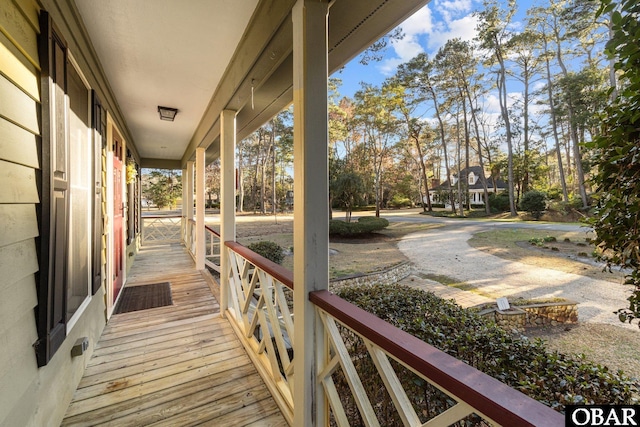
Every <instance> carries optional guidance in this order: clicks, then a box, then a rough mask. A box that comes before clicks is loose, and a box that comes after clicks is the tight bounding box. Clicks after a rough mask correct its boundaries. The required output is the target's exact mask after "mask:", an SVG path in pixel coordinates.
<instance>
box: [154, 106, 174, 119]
mask: <svg viewBox="0 0 640 427" xmlns="http://www.w3.org/2000/svg"><path fill="white" fill-rule="evenodd" d="M158 113H159V114H160V120H167V121H170V122H172V121H173V120H174V119H175V118H176V114H178V109H177V108H170V107H161V106H160V105H158Z"/></svg>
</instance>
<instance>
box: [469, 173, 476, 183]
mask: <svg viewBox="0 0 640 427" xmlns="http://www.w3.org/2000/svg"><path fill="white" fill-rule="evenodd" d="M475 183H476V175H475V174H474V173H473V172H470V173H469V185H473V184H475Z"/></svg>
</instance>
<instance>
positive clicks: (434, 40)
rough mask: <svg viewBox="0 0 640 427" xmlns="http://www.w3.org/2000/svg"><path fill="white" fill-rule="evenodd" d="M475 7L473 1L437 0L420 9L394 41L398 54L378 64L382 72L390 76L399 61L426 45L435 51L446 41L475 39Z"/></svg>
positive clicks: (392, 45)
mask: <svg viewBox="0 0 640 427" xmlns="http://www.w3.org/2000/svg"><path fill="white" fill-rule="evenodd" d="M432 5H433V7H434V9H433V10H432V9H431V7H432ZM434 10H435V12H434ZM472 10H473V0H436V1H435V2H434V3H432V4H428V5H426V6H424V7H423V8H421V9H419V10H418V11H417V12H416V13H415V14H413V15H412V16H411V17H409V18H408V19H407V20H406V21H405V22H403V23H402V24H401V25H400V28H401V29H402V32H403V34H404V37H403V38H402V39H401V40H394V41H393V42H392V43H391V48H392V49H393V51H394V53H395V55H394V56H393V57H391V58H387V59H385V60H384V61H382V62H381V63H380V64H379V66H378V68H379V69H380V72H381V73H382V74H384V75H391V74H393V73H394V72H395V70H396V68H397V66H398V65H399V64H402V63H405V62H407V61H409V60H410V59H412V58H414V57H415V56H416V55H418V54H420V53H422V52H424V51H425V48H426V49H427V50H428V51H429V52H430V53H435V51H437V50H438V49H439V48H440V47H441V46H443V45H444V44H445V43H446V42H447V40H450V39H453V38H459V39H462V40H464V41H469V40H472V39H473V38H474V37H475V36H476V26H477V21H478V20H477V18H476V17H475V16H473V14H472V13H471V12H472Z"/></svg>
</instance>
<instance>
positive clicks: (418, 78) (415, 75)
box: [397, 53, 455, 212]
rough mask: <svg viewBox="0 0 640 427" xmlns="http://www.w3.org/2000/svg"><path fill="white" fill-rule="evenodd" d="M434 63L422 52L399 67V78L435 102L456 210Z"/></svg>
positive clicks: (443, 152)
mask: <svg viewBox="0 0 640 427" xmlns="http://www.w3.org/2000/svg"><path fill="white" fill-rule="evenodd" d="M434 68H435V67H434V63H433V61H431V60H429V57H428V56H427V54H426V53H420V54H418V55H417V56H415V57H414V58H413V59H411V60H410V61H409V62H407V63H406V64H401V65H400V66H399V67H398V73H397V75H398V78H399V79H400V81H401V82H402V83H403V85H404V86H405V87H406V88H408V89H411V90H413V91H418V92H419V94H420V95H421V99H422V100H424V101H427V102H431V103H432V104H433V111H434V115H435V117H436V120H437V122H438V131H439V136H440V142H441V144H442V156H443V160H444V167H445V171H446V174H447V177H446V182H447V185H448V188H447V190H448V192H449V200H451V210H452V211H453V212H455V203H453V200H454V197H453V187H452V186H451V179H452V175H451V167H450V165H449V156H448V150H447V136H446V135H447V133H446V131H445V122H444V118H443V113H442V105H441V104H440V98H439V97H438V94H437V92H436V87H437V83H436V82H435V79H434V76H433V74H434Z"/></svg>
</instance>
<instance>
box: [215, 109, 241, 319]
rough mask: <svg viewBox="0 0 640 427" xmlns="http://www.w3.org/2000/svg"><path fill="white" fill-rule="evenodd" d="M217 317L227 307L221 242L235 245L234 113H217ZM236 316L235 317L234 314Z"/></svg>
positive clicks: (226, 266) (226, 277)
mask: <svg viewBox="0 0 640 427" xmlns="http://www.w3.org/2000/svg"><path fill="white" fill-rule="evenodd" d="M220 175H221V176H220V179H221V182H220V192H221V197H220V198H221V203H220V301H219V302H220V313H222V315H223V316H224V315H225V313H226V311H227V308H228V307H229V254H228V252H227V249H226V248H225V246H224V242H228V241H233V242H235V241H236V112H235V111H231V110H224V111H222V113H220ZM236 314H237V313H236Z"/></svg>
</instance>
